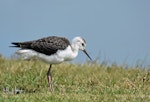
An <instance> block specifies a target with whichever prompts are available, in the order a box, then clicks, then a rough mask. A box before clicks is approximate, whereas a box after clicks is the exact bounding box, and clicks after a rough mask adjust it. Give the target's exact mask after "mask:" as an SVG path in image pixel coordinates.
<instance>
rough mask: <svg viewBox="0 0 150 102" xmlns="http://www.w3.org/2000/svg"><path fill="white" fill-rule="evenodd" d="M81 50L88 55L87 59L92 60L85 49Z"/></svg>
mask: <svg viewBox="0 0 150 102" xmlns="http://www.w3.org/2000/svg"><path fill="white" fill-rule="evenodd" d="M83 52H84V53H85V54H86V55H87V56H88V57H89V59H90V60H91V61H92V58H91V57H90V56H89V54H88V53H87V52H86V50H83Z"/></svg>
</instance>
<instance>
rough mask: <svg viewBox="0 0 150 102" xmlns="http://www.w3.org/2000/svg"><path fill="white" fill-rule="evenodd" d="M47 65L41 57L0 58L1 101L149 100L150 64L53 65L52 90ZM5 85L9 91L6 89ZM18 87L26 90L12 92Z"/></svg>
mask: <svg viewBox="0 0 150 102" xmlns="http://www.w3.org/2000/svg"><path fill="white" fill-rule="evenodd" d="M48 67H49V65H48V64H45V63H43V62H40V61H21V60H6V59H4V58H0V102H35V101H37V102H48V101H49V102H52V101H53V102H127V101H130V102H144V101H145V102H150V69H149V68H148V69H146V70H144V69H140V68H126V69H125V68H124V67H123V66H118V65H115V64H114V65H112V66H107V65H102V64H101V65H100V64H93V65H88V64H84V65H75V64H67V63H63V64H59V65H54V66H53V68H52V75H53V83H54V92H52V93H51V92H49V91H48V90H49V88H48V83H47V77H46V73H47V70H48ZM6 87H7V88H9V90H10V92H9V93H5V92H4V91H3V89H4V88H6ZM15 87H16V88H18V89H22V90H24V91H23V93H20V94H13V92H12V91H11V90H12V89H14V88H15Z"/></svg>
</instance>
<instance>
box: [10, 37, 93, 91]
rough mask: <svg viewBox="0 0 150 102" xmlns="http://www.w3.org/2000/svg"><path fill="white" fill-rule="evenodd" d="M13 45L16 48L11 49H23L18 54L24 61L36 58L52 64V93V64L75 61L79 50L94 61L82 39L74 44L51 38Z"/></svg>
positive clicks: (51, 88) (48, 76) (49, 82)
mask: <svg viewBox="0 0 150 102" xmlns="http://www.w3.org/2000/svg"><path fill="white" fill-rule="evenodd" d="M12 44H13V45H14V46H11V47H19V48H21V49H19V50H18V51H16V53H17V54H18V55H20V56H21V57H22V58H23V59H31V58H33V57H34V58H38V59H40V60H42V61H44V62H46V63H48V64H50V67H49V69H48V72H47V79H48V84H49V87H50V91H53V84H52V75H51V68H52V64H59V63H61V62H64V61H70V60H73V59H74V58H75V57H77V55H78V51H79V50H82V51H83V52H84V53H85V54H86V55H87V56H88V57H89V59H90V60H92V59H91V57H90V56H89V55H88V53H87V52H86V50H85V47H86V41H85V40H84V39H83V38H81V37H75V38H73V40H72V42H69V40H68V39H66V38H64V37H57V36H49V37H45V38H41V39H38V40H33V41H26V42H12Z"/></svg>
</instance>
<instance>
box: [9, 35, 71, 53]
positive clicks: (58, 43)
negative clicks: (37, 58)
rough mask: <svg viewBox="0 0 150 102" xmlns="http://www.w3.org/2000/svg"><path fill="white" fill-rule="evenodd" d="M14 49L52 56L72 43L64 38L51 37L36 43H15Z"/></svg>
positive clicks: (35, 41)
mask: <svg viewBox="0 0 150 102" xmlns="http://www.w3.org/2000/svg"><path fill="white" fill-rule="evenodd" d="M12 44H14V45H15V46H14V47H20V48H22V49H32V50H34V51H37V52H40V53H43V54H46V55H52V54H54V53H56V52H57V50H64V49H65V48H66V47H67V46H68V45H70V42H69V41H68V39H66V38H63V37H56V36H50V37H46V38H42V39H39V40H34V41H27V42H13V43H12Z"/></svg>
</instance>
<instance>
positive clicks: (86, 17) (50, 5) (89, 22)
mask: <svg viewBox="0 0 150 102" xmlns="http://www.w3.org/2000/svg"><path fill="white" fill-rule="evenodd" d="M149 5H150V1H149V0H0V41H1V44H0V45H1V47H0V53H1V54H2V55H3V56H4V57H10V56H11V55H13V54H14V52H15V51H16V50H17V49H16V48H10V47H9V46H10V45H11V44H10V43H11V42H12V41H28V40H35V39H38V38H41V37H46V36H51V35H57V36H65V37H67V38H69V39H70V40H72V38H73V37H75V36H82V37H83V38H85V39H86V42H87V51H88V52H89V54H90V56H91V57H92V58H93V59H95V58H96V57H97V56H98V55H99V54H100V62H102V61H104V60H105V61H107V62H108V63H114V62H116V63H118V64H123V63H126V64H129V65H134V64H136V63H137V62H138V61H140V62H142V61H143V62H144V64H145V65H150V40H149V39H150V6H149ZM85 59H87V57H86V56H85V55H84V54H83V53H81V52H80V53H79V56H78V57H77V58H76V60H75V61H76V62H82V61H83V62H84V61H85Z"/></svg>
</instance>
